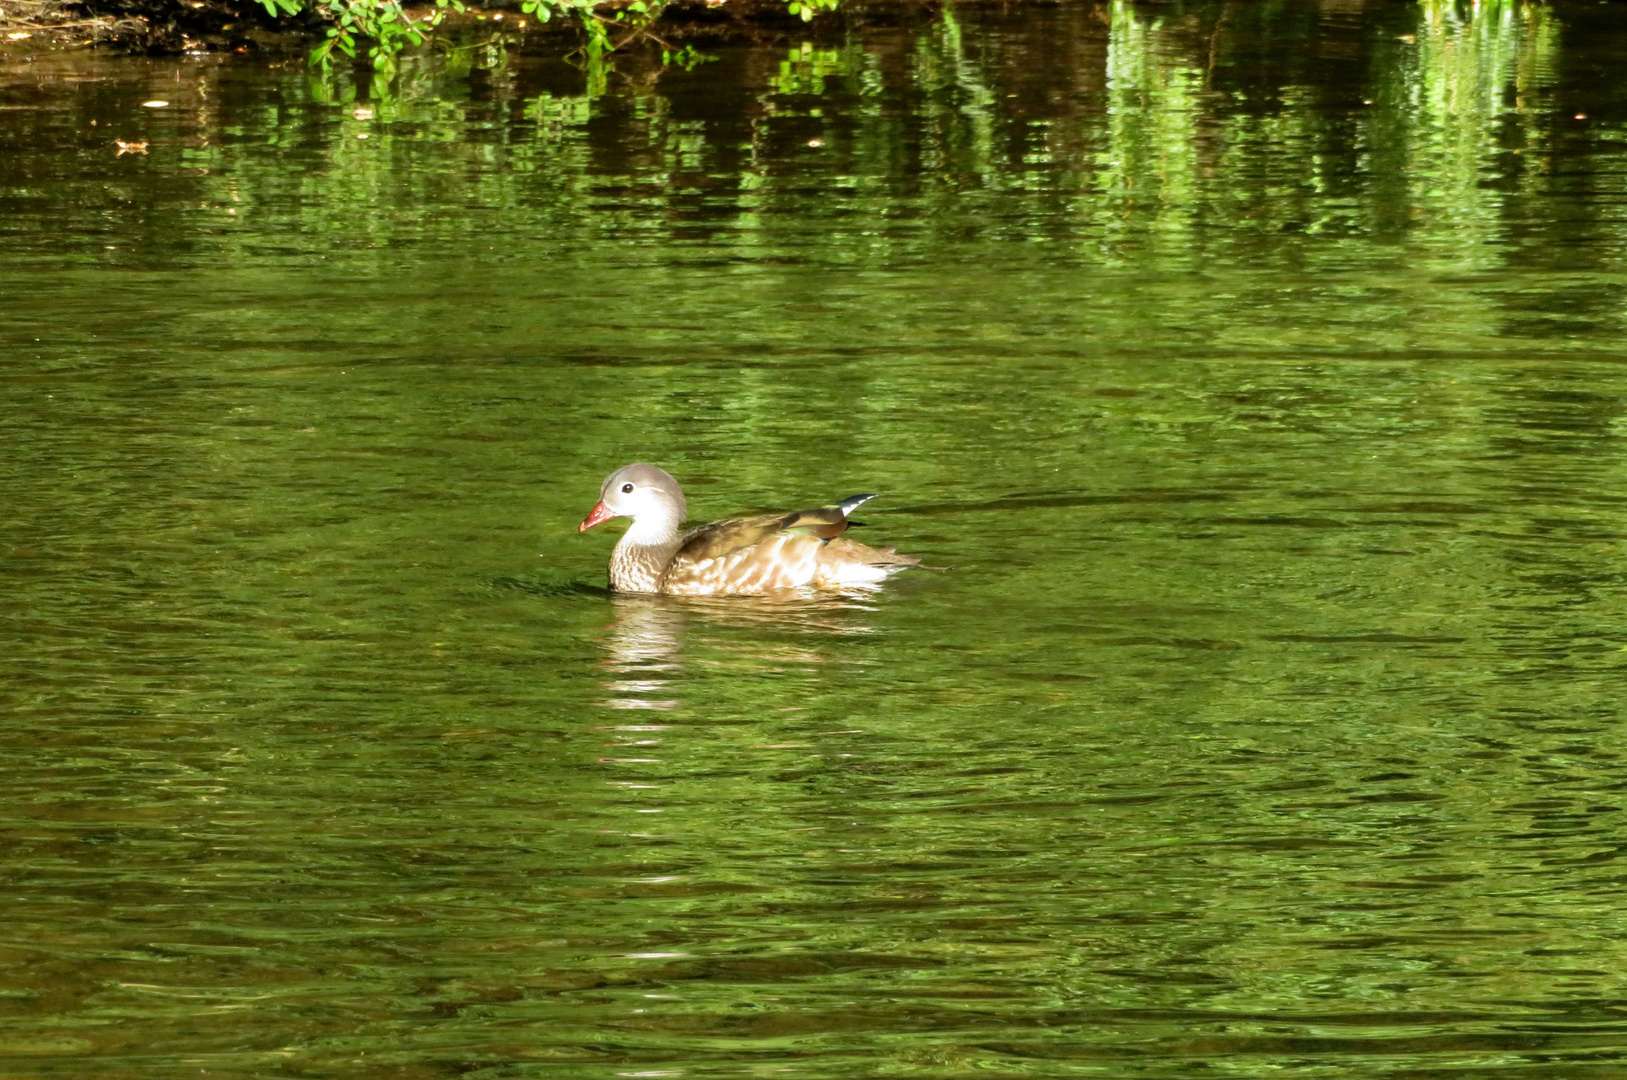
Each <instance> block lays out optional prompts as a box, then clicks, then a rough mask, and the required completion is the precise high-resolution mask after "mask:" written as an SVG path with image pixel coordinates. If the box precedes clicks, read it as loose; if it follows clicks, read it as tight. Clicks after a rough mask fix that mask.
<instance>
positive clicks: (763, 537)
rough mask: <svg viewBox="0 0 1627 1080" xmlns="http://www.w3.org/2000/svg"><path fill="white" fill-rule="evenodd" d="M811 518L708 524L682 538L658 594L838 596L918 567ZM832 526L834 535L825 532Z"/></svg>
mask: <svg viewBox="0 0 1627 1080" xmlns="http://www.w3.org/2000/svg"><path fill="white" fill-rule="evenodd" d="M813 513H816V512H814V511H794V512H792V513H789V514H768V515H764V516H762V517H752V518H731V519H730V520H728V521H714V522H712V523H711V524H709V525H702V526H701V527H700V528H698V529H693V530H691V531H690V532H688V533H686V534H685V535H684V537H683V539H682V541H681V542H680V544H679V547H678V553H677V555H675V556H673V559H672V563H671V564H670V566H669V567H668V568H667V572H666V575H665V576H664V577H663V579H662V582H661V591H662V592H664V593H670V594H672V595H675V596H717V595H752V594H755V593H764V592H772V591H774V590H776V589H794V588H798V587H801V586H806V585H811V586H815V587H817V588H840V587H843V586H852V585H867V584H873V583H875V582H879V581H881V580H883V579H884V578H886V576H887V575H888V574H889V573H892V572H893V571H895V570H902V569H904V568H905V567H906V566H915V565H918V564H919V563H920V561H921V560H920V559H918V558H916V557H915V556H913V555H900V554H898V553H897V552H896V551H894V550H893V549H892V548H872V547H867V546H865V545H864V544H860V543H857V542H855V541H852V540H849V539H847V538H846V537H844V536H840V535H835V536H833V537H824V536H821V535H819V534H820V533H822V532H833V533H840V532H841V531H842V530H843V529H845V528H846V527H847V522H846V520H845V519H843V520H842V521H841V523H840V525H839V526H835V523H830V525H827V524H826V523H824V522H822V521H819V520H816V519H811V518H810V517H809V515H810V514H813ZM832 526H834V527H832Z"/></svg>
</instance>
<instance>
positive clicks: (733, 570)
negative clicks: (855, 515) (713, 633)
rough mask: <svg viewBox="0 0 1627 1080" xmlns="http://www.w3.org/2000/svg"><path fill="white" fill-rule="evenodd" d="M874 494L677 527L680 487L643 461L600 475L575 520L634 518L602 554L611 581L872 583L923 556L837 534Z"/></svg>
mask: <svg viewBox="0 0 1627 1080" xmlns="http://www.w3.org/2000/svg"><path fill="white" fill-rule="evenodd" d="M873 498H875V495H873V494H867V495H849V496H848V497H847V498H845V499H842V500H841V501H840V502H837V503H834V504H832V505H830V506H821V507H818V508H817V509H813V510H793V511H790V512H789V513H782V514H763V515H761V516H758V517H742V518H728V519H726V520H723V521H714V522H711V523H710V524H706V525H701V526H699V527H698V528H693V529H689V530H688V531H684V529H683V524H684V520H685V518H686V517H687V516H688V513H689V506H688V503H687V502H686V501H685V500H684V493H683V489H682V488H680V487H679V486H678V481H677V480H676V479H674V478H673V476H672V474H671V473H669V472H667V471H666V470H665V469H661V468H657V467H656V466H654V465H650V464H647V463H645V462H642V461H641V462H635V463H634V464H632V465H626V466H623V467H622V468H620V469H617V470H616V471H615V472H613V473H611V474H610V475H609V476H608V477H606V478H605V482H604V484H603V486H602V487H600V489H599V502H598V504H597V505H595V506H594V508H593V509H592V511H590V512H589V513H588V516H587V517H586V518H584V519H583V520H582V524H581V525H579V526H578V527H577V530H576V531H577V532H579V533H583V532H587V531H588V530H589V529H591V528H593V527H594V526H595V525H598V524H600V523H601V522H605V521H609V520H610V519H612V518H618V517H628V518H632V519H633V523H632V525H631V526H629V527H628V529H627V531H626V532H625V533H623V534H622V538H621V539H620V540H618V541H617V542H616V547H615V549H614V550H613V551H612V552H611V553H610V588H611V589H612V590H614V591H615V592H625V593H662V594H666V595H669V596H757V595H761V594H763V593H771V592H775V591H777V590H781V589H797V588H814V589H848V588H861V589H866V588H874V587H875V586H877V585H879V584H880V583H881V582H883V581H885V580H886V579H887V578H888V577H889V576H890V575H892V574H894V573H897V572H898V571H900V570H905V569H908V568H909V567H912V566H919V565H920V563H921V560H920V559H919V558H917V557H916V556H914V555H901V554H899V553H898V552H897V551H895V550H894V549H892V548H890V547H885V548H873V547H867V546H865V545H864V544H861V543H858V542H857V541H855V540H850V539H848V538H847V537H845V536H843V535H842V533H844V532H846V531H847V529H848V526H850V525H853V524H854V522H853V521H851V520H850V519H849V518H848V515H849V514H850V513H852V512H853V511H854V510H855V509H856V508H858V507H859V506H861V505H862V504H864V503H866V502H869V501H870V500H871V499H873Z"/></svg>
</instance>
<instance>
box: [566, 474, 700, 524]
mask: <svg viewBox="0 0 1627 1080" xmlns="http://www.w3.org/2000/svg"><path fill="white" fill-rule="evenodd" d="M688 513H689V508H688V507H687V506H686V505H685V503H684V493H683V491H682V490H681V489H680V488H679V487H678V481H677V480H675V479H673V477H672V474H671V473H669V472H667V471H666V470H665V469H658V468H656V467H655V466H654V465H646V464H644V463H643V462H642V461H641V462H638V463H637V464H635V465H627V466H624V467H623V468H620V469H617V470H616V471H615V472H613V473H611V474H610V475H609V476H608V477H606V478H605V482H604V486H603V487H601V488H600V489H599V503H598V505H597V506H595V507H594V508H593V510H592V512H591V513H589V514H588V516H587V517H585V518H583V519H582V524H581V525H579V526H577V529H576V531H577V532H587V531H588V530H589V529H591V528H593V526H595V525H597V524H599V523H600V522H601V521H609V520H610V519H611V518H616V517H630V518H632V519H633V520H634V521H635V522H636V521H638V520H639V519H641V518H642V519H644V520H645V521H650V522H661V523H663V524H666V523H670V524H671V526H672V527H674V528H675V527H677V526H678V525H680V524H682V523H683V520H684V517H685V516H686V515H687V514H688Z"/></svg>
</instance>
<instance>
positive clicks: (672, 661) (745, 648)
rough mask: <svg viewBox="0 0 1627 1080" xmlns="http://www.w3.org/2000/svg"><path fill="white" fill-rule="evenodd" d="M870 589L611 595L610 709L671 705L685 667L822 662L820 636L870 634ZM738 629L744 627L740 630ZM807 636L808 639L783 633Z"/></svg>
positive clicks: (767, 667) (825, 656)
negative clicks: (744, 593) (764, 592)
mask: <svg viewBox="0 0 1627 1080" xmlns="http://www.w3.org/2000/svg"><path fill="white" fill-rule="evenodd" d="M872 596H873V594H872V593H870V592H869V591H868V590H862V591H861V590H851V591H844V592H822V593H815V592H811V591H802V590H796V591H790V590H788V591H786V592H785V593H782V594H772V595H768V596H731V597H702V598H696V597H671V596H616V597H613V598H612V599H611V606H612V611H613V612H614V614H615V618H614V620H613V621H612V622H611V623H610V625H609V626H608V627H607V628H606V629H607V633H606V635H605V636H604V637H603V638H602V639H601V641H602V643H603V645H604V648H605V654H606V655H605V659H604V667H605V670H606V671H607V672H608V673H609V674H610V676H611V677H609V678H607V679H605V680H604V688H605V690H606V692H607V694H608V696H607V697H605V698H604V699H603V700H602V701H600V703H599V704H601V705H602V706H604V707H605V708H607V709H662V710H666V709H675V708H677V707H678V706H679V704H680V702H679V700H678V698H677V697H676V696H675V695H676V694H677V692H678V685H679V681H680V678H681V676H682V675H683V674H684V673H685V671H686V668H687V669H697V670H712V671H742V672H747V671H749V672H770V671H780V670H784V669H785V668H786V667H796V666H801V665H809V666H813V665H822V664H826V663H829V662H831V660H832V656H831V654H830V653H829V652H828V651H827V650H826V649H825V648H824V647H822V643H821V639H827V638H830V637H832V636H843V637H845V636H849V635H852V634H868V633H870V632H871V628H870V626H869V624H868V620H867V618H866V616H867V615H868V613H869V612H871V611H873V610H874V609H873V607H872V606H871V605H870V604H869V603H867V602H866V601H867V600H869V599H871V598H872ZM739 631H746V633H740V632H739ZM804 635H805V636H806V637H807V638H808V640H807V641H806V642H798V641H791V640H787V636H804Z"/></svg>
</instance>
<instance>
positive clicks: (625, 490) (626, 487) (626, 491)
mask: <svg viewBox="0 0 1627 1080" xmlns="http://www.w3.org/2000/svg"><path fill="white" fill-rule="evenodd" d="M621 493H622V494H623V495H631V494H632V493H633V485H632V484H623V485H622V486H621Z"/></svg>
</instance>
